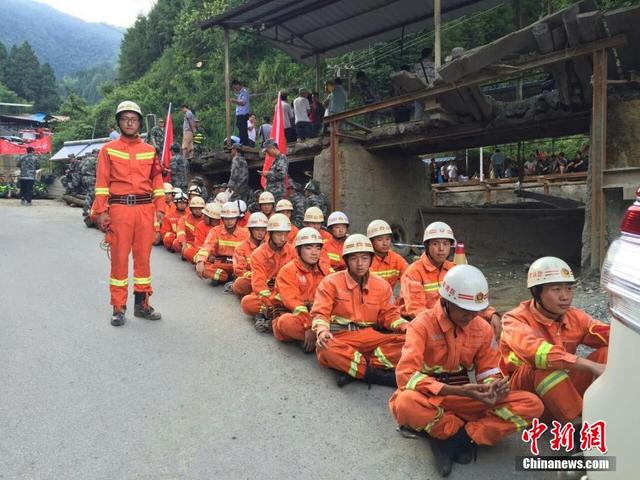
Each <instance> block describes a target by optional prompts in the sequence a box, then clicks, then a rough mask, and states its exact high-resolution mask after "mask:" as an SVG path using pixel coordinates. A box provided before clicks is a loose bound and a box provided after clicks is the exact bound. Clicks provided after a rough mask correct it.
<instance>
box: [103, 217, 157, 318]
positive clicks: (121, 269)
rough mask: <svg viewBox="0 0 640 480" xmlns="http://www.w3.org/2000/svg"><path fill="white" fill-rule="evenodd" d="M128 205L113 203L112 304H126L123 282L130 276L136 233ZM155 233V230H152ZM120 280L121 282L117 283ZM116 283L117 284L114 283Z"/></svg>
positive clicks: (133, 218)
mask: <svg viewBox="0 0 640 480" xmlns="http://www.w3.org/2000/svg"><path fill="white" fill-rule="evenodd" d="M131 208H132V207H127V206H126V205H111V207H110V209H109V216H110V217H111V276H110V277H111V279H113V281H111V280H110V281H109V290H110V291H111V305H113V306H126V304H127V291H128V287H127V284H125V283H122V282H123V280H125V279H127V278H128V277H129V253H130V252H131V247H132V244H133V239H134V238H135V237H134V233H135V215H134V214H133V213H132V212H130V211H129V210H130V209H131ZM152 234H153V231H152ZM117 282H120V283H117ZM114 283H116V284H114Z"/></svg>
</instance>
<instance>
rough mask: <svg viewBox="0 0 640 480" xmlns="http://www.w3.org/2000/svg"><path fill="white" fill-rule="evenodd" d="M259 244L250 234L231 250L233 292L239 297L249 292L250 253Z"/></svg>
mask: <svg viewBox="0 0 640 480" xmlns="http://www.w3.org/2000/svg"><path fill="white" fill-rule="evenodd" d="M259 246H260V244H259V243H256V241H255V240H254V239H253V237H252V236H251V232H249V236H248V237H247V238H245V239H244V240H243V241H242V243H241V244H240V245H238V247H237V248H236V249H235V250H234V251H233V275H234V277H236V279H235V281H234V282H233V287H232V289H233V293H235V294H236V295H238V296H239V297H240V298H242V297H244V296H245V295H248V294H250V293H251V254H252V253H253V252H254V251H255V250H256V248H258V247H259Z"/></svg>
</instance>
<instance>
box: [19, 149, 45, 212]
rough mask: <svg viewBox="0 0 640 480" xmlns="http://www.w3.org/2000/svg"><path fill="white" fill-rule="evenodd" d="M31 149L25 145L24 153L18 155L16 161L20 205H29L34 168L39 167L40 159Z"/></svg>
mask: <svg viewBox="0 0 640 480" xmlns="http://www.w3.org/2000/svg"><path fill="white" fill-rule="evenodd" d="M33 151H34V150H33V147H27V153H26V155H23V156H22V157H20V160H19V161H18V167H19V168H20V203H21V204H22V205H31V199H32V198H33V184H34V183H35V180H36V170H38V169H39V168H40V161H39V160H38V157H36V155H35V154H34V153H33Z"/></svg>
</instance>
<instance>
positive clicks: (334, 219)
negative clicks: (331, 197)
mask: <svg viewBox="0 0 640 480" xmlns="http://www.w3.org/2000/svg"><path fill="white" fill-rule="evenodd" d="M331 225H349V217H347V215H346V214H345V213H343V212H339V211H337V212H332V213H331V215H329V218H327V227H330V226H331Z"/></svg>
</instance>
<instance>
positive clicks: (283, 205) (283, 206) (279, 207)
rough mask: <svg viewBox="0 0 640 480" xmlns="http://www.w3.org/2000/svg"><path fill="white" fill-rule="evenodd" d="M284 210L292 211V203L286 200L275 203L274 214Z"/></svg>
mask: <svg viewBox="0 0 640 480" xmlns="http://www.w3.org/2000/svg"><path fill="white" fill-rule="evenodd" d="M285 210H291V211H293V203H291V202H290V201H289V200H287V199H286V198H283V199H282V200H278V203H276V212H284V211H285Z"/></svg>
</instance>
